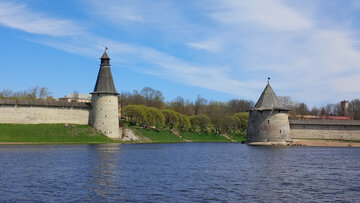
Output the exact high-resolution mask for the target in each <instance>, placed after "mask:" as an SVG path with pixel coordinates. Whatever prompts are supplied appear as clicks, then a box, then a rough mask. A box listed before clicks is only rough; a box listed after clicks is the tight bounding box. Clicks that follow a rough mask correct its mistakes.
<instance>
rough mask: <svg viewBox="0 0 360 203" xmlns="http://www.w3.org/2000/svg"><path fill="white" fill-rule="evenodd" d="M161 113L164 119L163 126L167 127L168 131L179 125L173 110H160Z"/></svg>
mask: <svg viewBox="0 0 360 203" xmlns="http://www.w3.org/2000/svg"><path fill="white" fill-rule="evenodd" d="M161 113H162V114H163V115H164V117H165V125H166V127H169V128H170V129H173V128H174V127H176V126H178V125H179V117H178V115H177V113H176V112H175V111H174V110H171V109H163V110H161Z"/></svg>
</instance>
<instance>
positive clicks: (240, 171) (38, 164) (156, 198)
mask: <svg viewBox="0 0 360 203" xmlns="http://www.w3.org/2000/svg"><path fill="white" fill-rule="evenodd" d="M359 153H360V149H358V148H336V149H335V148H324V147H286V148H284V147H250V146H247V145H242V144H234V143H183V144H146V145H126V144H121V145H26V146H24V145H17V146H6V145H5V146H0V165H1V167H0V183H1V184H0V201H1V202H6V201H20V202H21V201H24V202H26V201H31V202H33V201H45V202H69V201H75V202H81V201H92V202H118V201H125V202H136V201H140V202H144V201H145V202H218V201H227V202H239V201H243V202H248V201H253V202H279V201H281V202H304V201H305V202H324V201H348V202H356V201H358V198H359V193H360V183H359V181H358V180H360V172H359V171H360V164H359V163H360V156H358V155H359Z"/></svg>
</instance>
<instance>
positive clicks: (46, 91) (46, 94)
mask: <svg viewBox="0 0 360 203" xmlns="http://www.w3.org/2000/svg"><path fill="white" fill-rule="evenodd" d="M50 95H51V92H50V91H49V89H48V88H46V87H42V88H40V90H39V98H41V99H45V98H47V97H49V96H50ZM78 95H79V94H78Z"/></svg>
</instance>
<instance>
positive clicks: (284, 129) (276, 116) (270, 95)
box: [246, 83, 291, 144]
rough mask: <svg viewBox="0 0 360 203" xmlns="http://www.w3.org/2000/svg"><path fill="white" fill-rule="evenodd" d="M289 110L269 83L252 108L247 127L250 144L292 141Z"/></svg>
mask: <svg viewBox="0 0 360 203" xmlns="http://www.w3.org/2000/svg"><path fill="white" fill-rule="evenodd" d="M288 111H289V110H288V109H287V108H285V107H284V106H283V105H282V104H281V102H280V100H279V98H278V97H277V96H276V94H275V92H274V90H273V89H272V87H271V86H270V84H269V83H268V84H267V86H266V87H265V89H264V91H263V92H262V94H261V96H260V98H259V100H258V101H257V103H256V105H255V107H254V108H253V109H251V110H250V113H249V121H248V128H247V138H246V139H247V141H248V143H249V144H286V142H290V141H291V137H290V125H289V117H288V114H287V112H288Z"/></svg>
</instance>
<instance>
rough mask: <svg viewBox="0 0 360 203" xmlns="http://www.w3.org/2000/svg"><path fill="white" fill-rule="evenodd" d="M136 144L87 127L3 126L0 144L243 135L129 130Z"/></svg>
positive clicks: (218, 138) (230, 138) (167, 140)
mask: <svg viewBox="0 0 360 203" xmlns="http://www.w3.org/2000/svg"><path fill="white" fill-rule="evenodd" d="M127 131H130V132H132V133H134V134H135V135H136V137H137V138H138V139H137V140H128V141H121V140H113V139H110V138H108V137H106V136H105V135H103V134H101V133H98V132H96V131H95V130H94V129H93V128H92V127H90V126H88V125H69V124H0V144H101V143H182V142H184V143H185V142H242V141H244V140H245V139H246V138H245V137H244V136H241V135H235V134H234V135H225V136H220V135H218V134H214V133H197V132H177V131H174V132H172V131H170V130H155V129H143V128H133V127H128V128H127Z"/></svg>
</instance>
